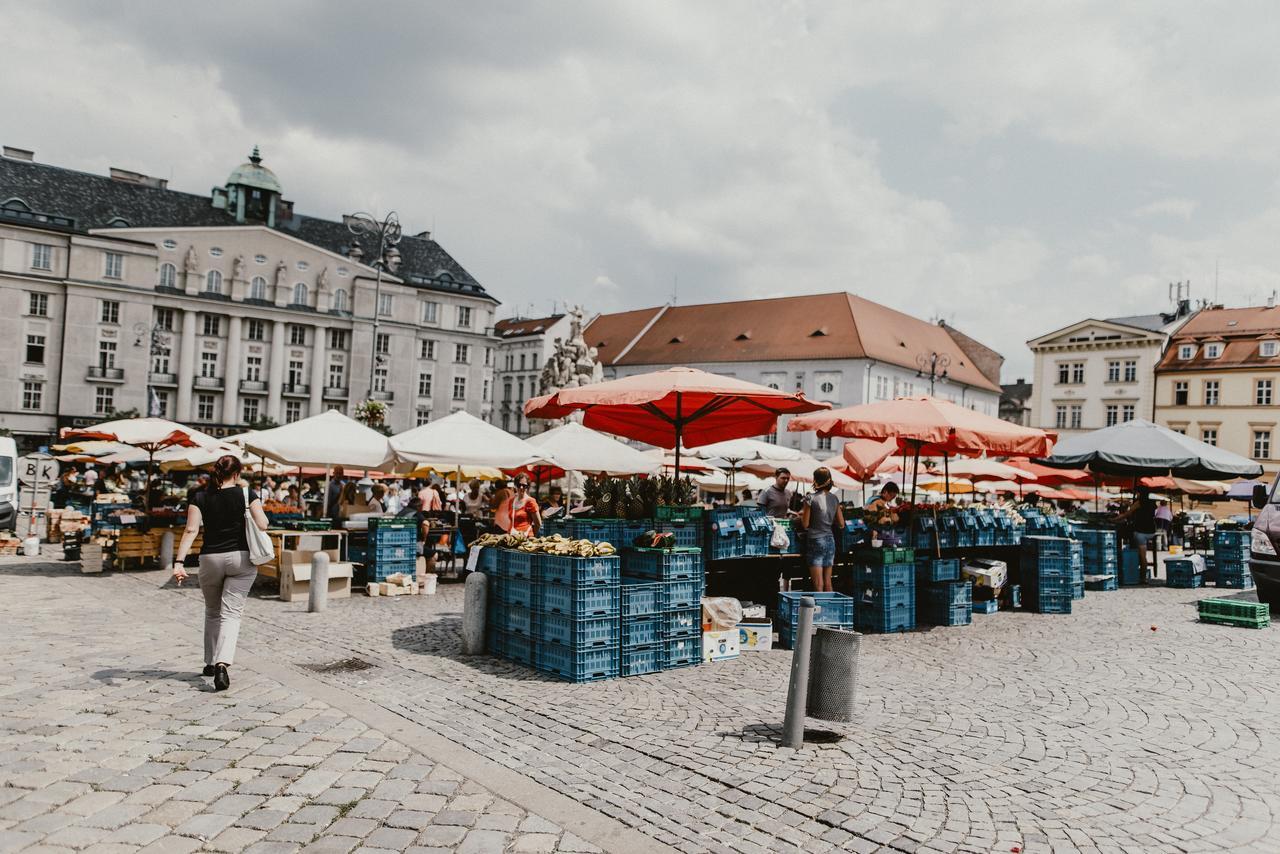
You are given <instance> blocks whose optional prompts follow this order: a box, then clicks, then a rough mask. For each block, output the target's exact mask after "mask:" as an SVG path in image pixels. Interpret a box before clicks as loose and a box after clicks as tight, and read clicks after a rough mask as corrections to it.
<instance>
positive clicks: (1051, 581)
mask: <svg viewBox="0 0 1280 854" xmlns="http://www.w3.org/2000/svg"><path fill="white" fill-rule="evenodd" d="M1024 582H1025V586H1026V588H1027V595H1029V596H1033V597H1034V596H1036V595H1039V594H1045V593H1048V594H1051V595H1058V594H1069V593H1070V592H1071V579H1070V578H1069V577H1067V576H1065V575H1062V576H1053V575H1041V576H1039V577H1034V576H1033V577H1030V578H1026V577H1025V576H1024Z"/></svg>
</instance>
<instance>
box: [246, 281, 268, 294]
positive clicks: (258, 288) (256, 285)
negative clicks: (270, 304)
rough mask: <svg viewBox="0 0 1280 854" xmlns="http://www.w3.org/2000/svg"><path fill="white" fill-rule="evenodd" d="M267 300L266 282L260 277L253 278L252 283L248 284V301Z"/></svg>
mask: <svg viewBox="0 0 1280 854" xmlns="http://www.w3.org/2000/svg"><path fill="white" fill-rule="evenodd" d="M266 298H267V280H266V279H264V278H262V277H261V276H254V277H253V281H252V282H250V283H249V299H266Z"/></svg>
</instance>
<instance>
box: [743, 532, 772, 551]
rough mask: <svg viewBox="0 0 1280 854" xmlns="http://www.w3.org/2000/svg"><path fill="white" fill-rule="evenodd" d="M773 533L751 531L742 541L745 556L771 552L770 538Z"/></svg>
mask: <svg viewBox="0 0 1280 854" xmlns="http://www.w3.org/2000/svg"><path fill="white" fill-rule="evenodd" d="M770 537H772V534H755V533H752V532H750V531H748V532H747V536H746V538H745V539H743V541H742V556H743V557H764V556H766V555H768V554H769V550H770V546H769V540H770Z"/></svg>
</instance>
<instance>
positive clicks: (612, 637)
mask: <svg viewBox="0 0 1280 854" xmlns="http://www.w3.org/2000/svg"><path fill="white" fill-rule="evenodd" d="M620 633H621V627H620V623H619V621H618V618H617V617H616V616H613V617H585V618H583V619H575V618H573V617H567V616H565V615H564V614H546V613H544V614H539V615H538V639H539V640H540V641H541V642H543V643H557V644H560V645H562V646H569V647H573V648H574V649H589V648H591V647H597V646H617V645H618V639H619V637H620Z"/></svg>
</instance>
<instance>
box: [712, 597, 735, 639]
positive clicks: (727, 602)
mask: <svg viewBox="0 0 1280 854" xmlns="http://www.w3.org/2000/svg"><path fill="white" fill-rule="evenodd" d="M702 622H704V623H709V624H710V625H711V631H713V632H719V631H724V630H725V629H734V628H737V626H738V623H741V622H742V603H741V602H739V601H738V600H737V599H734V598H733V597H731V596H712V597H709V598H706V599H703V600H702Z"/></svg>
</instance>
